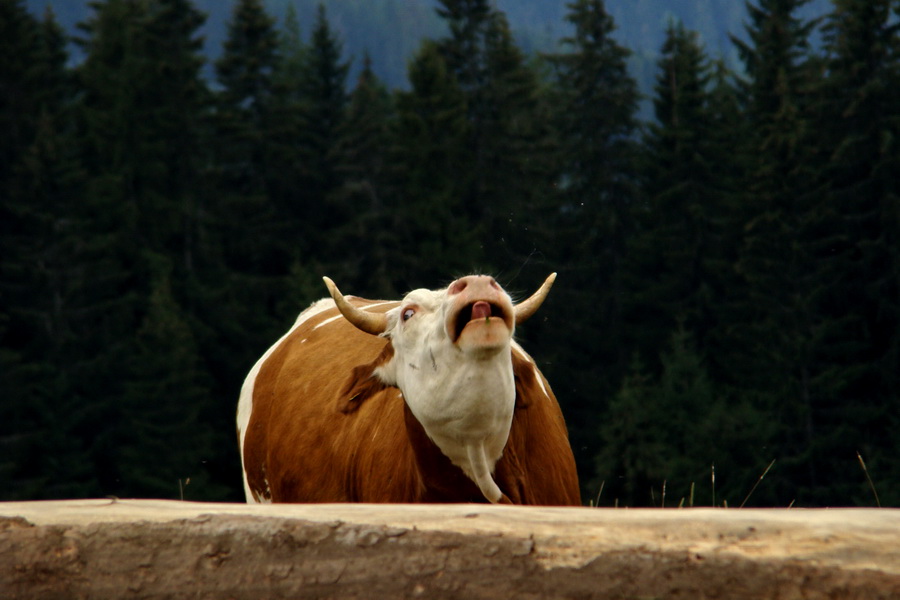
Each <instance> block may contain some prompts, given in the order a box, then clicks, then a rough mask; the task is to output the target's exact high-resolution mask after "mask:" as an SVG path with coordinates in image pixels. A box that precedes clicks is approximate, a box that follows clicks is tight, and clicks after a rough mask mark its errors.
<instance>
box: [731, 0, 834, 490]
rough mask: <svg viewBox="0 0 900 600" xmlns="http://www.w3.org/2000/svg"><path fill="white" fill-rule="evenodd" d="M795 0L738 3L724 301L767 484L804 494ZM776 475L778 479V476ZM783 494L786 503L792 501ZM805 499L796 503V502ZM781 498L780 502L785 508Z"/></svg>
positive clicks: (804, 111) (799, 44) (804, 28)
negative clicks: (768, 472) (738, 148)
mask: <svg viewBox="0 0 900 600" xmlns="http://www.w3.org/2000/svg"><path fill="white" fill-rule="evenodd" d="M804 3H805V0H793V1H789V2H788V1H783V0H780V1H773V0H762V1H760V2H759V5H758V6H753V5H750V4H748V9H749V11H750V16H751V23H750V24H749V25H748V34H749V38H750V42H749V43H743V42H739V41H737V40H735V42H736V43H737V45H738V48H739V50H740V53H741V55H742V58H743V59H744V62H745V65H746V72H747V77H748V79H747V81H746V84H745V86H744V93H745V98H746V103H747V104H746V105H747V112H746V114H747V119H748V121H749V125H750V127H751V128H752V129H751V131H750V136H749V137H748V139H747V144H748V145H747V150H746V152H747V154H748V155H751V156H753V157H755V158H754V164H753V165H752V167H751V168H750V169H749V171H748V182H747V185H746V186H745V188H746V192H747V193H746V196H745V198H746V199H745V201H744V203H745V211H744V213H743V216H742V220H743V222H744V224H745V225H744V235H743V239H742V247H741V249H740V253H739V258H738V263H737V268H738V272H739V274H740V276H741V279H742V283H741V285H740V287H738V288H737V290H735V291H737V293H738V294H739V295H740V296H741V298H740V300H739V301H737V302H734V303H732V304H731V309H732V311H733V313H732V319H733V323H734V325H733V336H732V337H733V340H734V343H735V344H736V348H737V349H739V351H740V352H741V353H742V355H740V356H735V361H734V363H733V364H734V373H735V378H736V380H737V381H738V386H739V387H740V388H742V390H743V392H744V393H745V394H746V395H747V396H748V397H749V396H755V397H756V398H757V402H758V404H759V405H760V406H761V407H762V408H764V409H765V410H766V411H768V414H770V415H771V418H772V419H773V420H774V421H775V422H777V423H779V425H780V427H781V428H780V431H779V432H778V436H777V438H776V440H775V444H776V446H777V448H778V452H779V454H780V456H779V457H778V459H779V464H780V466H781V469H780V470H779V475H777V476H776V477H773V479H775V480H776V481H773V482H771V484H774V485H776V486H777V485H781V484H783V485H784V490H785V494H786V495H787V494H789V493H791V492H790V490H789V489H788V486H793V487H794V489H800V490H807V491H810V490H812V489H814V488H815V487H816V486H819V485H821V484H822V478H823V477H825V474H824V473H818V472H817V469H816V464H815V462H814V461H813V460H811V448H812V445H813V443H814V439H815V437H816V435H817V432H816V431H815V429H814V416H813V415H814V411H815V405H816V404H817V403H818V402H819V400H820V398H819V394H820V393H821V392H822V391H823V390H822V389H821V388H818V387H817V385H816V372H815V371H816V366H815V362H816V361H815V353H816V349H817V348H818V347H819V343H820V341H821V340H820V339H819V335H820V333H821V327H822V325H823V323H822V320H821V315H819V314H818V313H817V311H816V310H815V297H816V295H817V294H819V293H820V292H821V285H822V280H821V279H820V278H819V277H818V276H817V270H818V269H817V266H816V264H815V261H814V258H815V238H816V231H817V230H818V228H819V227H820V225H819V222H818V221H819V219H820V217H821V216H822V212H821V211H819V210H817V209H818V207H817V206H816V204H817V199H818V198H820V194H818V193H817V190H815V189H814V188H811V187H810V185H809V184H810V182H811V181H814V167H813V161H812V149H813V147H814V145H813V144H812V143H811V140H812V133H813V132H812V130H811V123H810V114H811V112H810V111H811V109H812V107H813V99H812V96H811V95H810V91H811V89H812V84H813V82H814V81H815V79H816V77H817V76H818V66H817V65H816V63H815V61H812V60H810V58H809V43H808V37H809V35H810V32H811V30H812V28H813V27H814V25H815V23H814V22H806V23H805V22H802V21H800V20H799V19H798V18H797V17H796V16H795V12H796V10H797V9H798V8H799V7H800V6H801V5H802V4H804ZM779 477H780V478H781V479H779ZM792 497H793V496H792ZM808 499H810V497H806V496H802V497H801V498H798V501H800V502H803V501H807V500H808ZM789 500H790V498H786V497H785V498H784V499H783V501H784V502H788V501H789Z"/></svg>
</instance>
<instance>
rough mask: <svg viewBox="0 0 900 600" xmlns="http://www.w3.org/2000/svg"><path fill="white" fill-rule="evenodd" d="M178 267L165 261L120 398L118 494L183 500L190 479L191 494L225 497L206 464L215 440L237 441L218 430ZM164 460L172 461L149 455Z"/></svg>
mask: <svg viewBox="0 0 900 600" xmlns="http://www.w3.org/2000/svg"><path fill="white" fill-rule="evenodd" d="M170 273H171V267H170V266H169V265H168V264H167V261H165V260H161V261H160V263H159V264H158V265H157V266H156V275H155V276H154V283H153V286H152V289H151V293H150V296H149V299H148V307H147V310H146V312H145V315H144V317H143V320H142V322H141V324H140V326H139V328H138V330H137V334H136V351H135V353H134V354H133V355H132V356H131V357H130V358H129V362H128V364H127V368H126V371H125V375H126V383H125V385H124V390H123V396H122V398H121V399H120V402H121V404H122V412H123V421H124V422H123V423H122V425H121V427H120V429H119V431H118V435H117V438H118V439H117V441H116V461H115V467H116V475H117V478H116V479H117V485H116V488H115V489H113V490H111V491H112V492H113V493H115V494H116V495H120V496H124V495H128V496H143V497H159V498H172V499H176V498H179V497H181V494H180V493H179V483H180V484H181V487H182V489H184V486H185V485H187V482H188V481H190V488H187V489H188V490H189V491H193V490H196V492H195V493H191V494H189V496H193V497H202V498H204V499H214V498H221V497H222V496H223V492H224V491H223V490H218V489H216V486H215V485H214V484H213V483H212V482H211V477H210V473H209V471H208V468H207V466H206V463H209V462H211V459H212V458H213V457H214V446H213V442H214V441H218V442H219V443H227V442H229V441H231V440H230V436H225V435H222V433H220V432H217V430H216V429H213V425H212V424H213V423H215V424H216V425H218V419H211V417H213V415H214V413H213V410H212V407H211V406H210V404H211V403H210V400H211V398H212V395H211V394H210V388H209V380H208V378H207V376H206V373H205V371H204V366H203V365H202V363H201V362H200V356H199V348H198V345H197V343H196V341H195V339H194V336H193V333H192V331H191V328H190V325H189V322H188V319H187V318H186V317H185V315H184V314H183V311H182V309H181V308H180V307H179V306H178V303H177V302H176V300H175V298H174V296H173V293H172V285H171V281H170V279H171V274H170ZM159 456H165V460H163V461H158V460H148V457H159Z"/></svg>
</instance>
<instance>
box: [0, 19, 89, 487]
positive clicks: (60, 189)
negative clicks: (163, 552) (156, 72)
mask: <svg viewBox="0 0 900 600" xmlns="http://www.w3.org/2000/svg"><path fill="white" fill-rule="evenodd" d="M3 8H4V9H6V8H7V7H6V6H4V7H3ZM5 17H6V16H4V18H5ZM28 19H30V17H28ZM3 22H4V23H7V24H11V23H12V21H5V20H4V21H3ZM20 24H21V22H20ZM32 26H33V29H32V28H31V27H32ZM29 30H30V31H31V34H33V35H29V36H28V38H27V39H28V40H29V43H30V44H31V47H22V48H19V51H18V53H17V56H19V57H31V58H30V60H31V62H30V63H29V64H28V65H27V70H25V71H22V72H21V73H20V76H24V77H25V78H26V79H27V81H20V82H18V83H15V82H13V83H12V85H8V89H10V90H17V91H18V92H22V93H24V92H25V91H26V90H28V91H29V94H30V96H29V98H28V102H27V106H26V105H25V104H23V105H21V106H19V110H26V111H27V112H23V113H21V114H19V116H18V117H17V118H16V120H17V126H18V127H22V129H20V133H24V132H25V131H26V129H25V126H26V125H27V126H28V128H27V131H28V132H29V135H30V136H31V138H30V139H28V140H25V139H24V138H19V141H20V142H26V141H27V144H26V145H25V146H23V147H21V148H19V149H18V151H17V153H16V156H15V158H14V159H13V160H11V162H10V163H9V164H6V165H4V166H6V167H9V171H8V172H7V173H8V179H7V181H5V182H4V183H5V184H6V187H5V190H4V192H3V193H0V198H2V200H0V205H2V209H0V210H2V214H3V215H4V216H3V218H2V219H0V220H2V221H3V225H2V226H0V227H4V228H6V229H5V231H4V233H3V235H2V242H0V243H2V249H0V281H2V284H0V297H2V299H3V300H2V302H0V305H2V307H3V308H2V309H0V312H2V313H5V314H3V315H2V316H0V346H2V348H3V351H2V352H0V360H2V361H3V363H4V364H3V366H2V368H0V372H2V375H0V379H3V385H4V389H5V390H6V395H5V400H6V401H5V402H4V403H3V407H2V411H0V412H2V416H0V421H2V423H3V426H2V428H0V445H2V446H3V450H2V453H3V454H4V455H5V456H7V457H8V458H9V459H10V460H11V461H12V463H11V464H8V465H3V467H0V478H2V479H3V481H4V482H5V484H2V485H0V487H2V488H3V489H4V491H5V494H6V497H11V498H12V497H15V498H58V497H73V496H83V495H91V494H96V493H98V491H99V490H98V488H97V486H96V478H95V475H94V472H93V469H92V465H91V460H90V456H89V455H88V445H87V444H86V443H85V441H84V439H83V438H81V436H80V428H82V427H84V425H85V420H84V419H83V416H84V410H83V408H84V406H83V397H81V395H80V390H81V389H83V387H84V386H83V385H82V384H81V383H80V378H81V375H82V374H83V373H84V371H83V368H84V367H85V365H86V364H88V363H89V362H90V359H88V358H86V357H85V356H84V355H83V352H84V349H85V348H86V347H88V346H89V345H90V342H86V341H85V337H84V336H86V335H90V334H89V333H88V332H86V331H84V330H81V326H82V325H84V324H85V322H86V321H87V320H89V319H90V314H91V306H90V304H89V303H88V302H86V299H85V287H86V286H85V279H87V278H88V277H89V275H88V273H87V271H86V268H87V267H88V265H89V264H90V261H89V260H86V257H87V255H88V254H89V253H90V239H89V237H90V234H89V229H88V228H87V227H86V221H87V217H88V215H87V214H86V212H85V211H84V209H83V206H82V204H83V191H84V173H83V170H82V169H81V165H80V157H79V153H78V149H77V146H78V144H77V141H76V138H75V135H74V130H73V119H72V117H73V115H72V97H73V96H74V89H73V85H72V78H71V75H70V73H69V71H68V70H67V68H66V62H67V60H68V55H67V53H66V50H65V44H66V39H65V37H64V35H63V34H62V30H61V28H60V27H59V26H58V25H57V23H56V22H55V19H54V17H53V14H52V12H50V11H49V10H48V11H47V12H46V13H45V17H44V20H43V22H42V23H37V21H33V20H32V21H31V25H30V26H29ZM7 33H10V34H11V33H12V32H7ZM4 39H5V40H7V41H12V39H15V37H14V36H12V37H7V36H4ZM14 64H15V62H14V61H13V62H12V63H10V66H12V65H14ZM16 97H19V99H24V98H23V97H20V96H18V95H17V93H12V94H11V95H10V99H15V98H16ZM11 132H12V133H13V134H15V129H13V130H11ZM5 139H7V140H9V141H13V140H14V139H15V136H14V135H13V136H12V137H10V138H5ZM85 317H87V318H85ZM7 440H8V441H9V446H7V444H6V441H7Z"/></svg>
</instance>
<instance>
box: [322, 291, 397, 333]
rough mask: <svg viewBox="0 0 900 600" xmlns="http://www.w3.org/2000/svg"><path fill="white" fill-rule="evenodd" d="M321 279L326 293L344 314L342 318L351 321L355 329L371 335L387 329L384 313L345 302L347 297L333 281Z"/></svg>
mask: <svg viewBox="0 0 900 600" xmlns="http://www.w3.org/2000/svg"><path fill="white" fill-rule="evenodd" d="M322 279H324V280H325V286H326V287H327V288H328V293H329V294H331V297H332V298H334V302H335V304H337V307H338V310H340V311H341V314H342V315H344V318H346V319H347V320H348V321H350V322H351V323H353V325H354V326H355V327H356V328H357V329H360V330H362V331H365V332H366V333H371V334H372V335H379V334H382V333H384V330H385V329H387V315H386V314H384V313H372V312H369V311H366V310H361V309H359V308H356V307H355V306H353V305H352V304H350V303H349V302H347V299H346V298H344V295H343V294H341V291H340V290H339V289H338V288H337V286H336V285H334V282H333V281H332V280H331V279H330V278H328V277H323V278H322Z"/></svg>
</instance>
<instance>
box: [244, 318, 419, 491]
mask: <svg viewBox="0 0 900 600" xmlns="http://www.w3.org/2000/svg"><path fill="white" fill-rule="evenodd" d="M360 304H363V303H360ZM365 304H368V305H370V306H371V307H372V308H371V310H373V311H379V312H383V311H386V310H389V309H390V308H392V307H394V306H396V305H397V303H396V302H384V303H365ZM331 306H333V304H332V305H331ZM319 308H320V307H319ZM308 312H309V313H312V314H311V315H307V313H304V314H302V315H301V316H300V318H298V323H297V324H296V325H295V326H294V328H293V330H292V331H291V332H290V333H289V334H288V335H287V336H285V337H284V338H282V340H280V341H279V342H278V344H276V346H275V347H274V348H273V350H272V351H271V352H270V353H268V356H266V357H264V358H263V359H262V360H261V364H259V365H258V370H257V369H254V370H257V373H256V374H255V377H254V373H253V372H251V376H250V377H248V381H247V383H245V388H246V387H248V386H249V387H252V390H251V391H250V392H249V393H250V396H251V397H252V408H251V410H250V411H249V420H248V421H247V424H246V431H245V432H244V433H243V435H242V438H243V443H242V449H241V451H242V458H243V462H244V471H245V476H246V478H247V480H246V483H247V486H248V489H249V490H250V492H251V494H252V495H253V496H254V499H256V500H257V501H263V502H267V501H273V502H344V501H346V502H353V501H360V500H361V499H363V498H365V501H369V502H376V501H382V502H401V501H405V502H409V501H410V494H411V493H412V492H413V491H414V488H415V487H416V485H417V482H416V480H415V473H412V472H406V473H400V472H399V469H400V468H401V467H400V466H401V465H402V464H408V465H411V461H410V458H411V457H410V449H409V448H408V445H404V444H403V443H402V441H403V439H404V436H405V430H404V404H403V398H402V397H401V395H400V392H399V390H398V389H396V388H393V387H385V386H383V385H380V384H378V382H377V380H372V379H371V378H370V375H371V368H372V367H373V366H374V364H375V363H377V361H378V359H379V356H381V354H382V352H383V351H384V350H385V348H386V347H387V346H388V342H387V340H385V339H383V338H379V337H376V336H371V335H368V334H365V333H362V332H360V331H359V330H357V329H356V328H355V327H353V326H352V325H351V324H350V323H348V322H347V321H346V319H344V318H343V317H341V315H340V313H339V312H338V310H337V309H336V308H329V309H326V310H317V306H314V307H312V308H311V309H310V311H308ZM251 377H252V380H251ZM356 379H358V380H359V381H357V382H356V383H358V384H359V385H362V386H369V387H367V388H366V389H364V390H362V392H363V394H358V392H359V386H356V387H355V388H354V386H353V385H352V383H353V382H354V380H356ZM245 393H248V390H246V389H245ZM354 394H356V397H355V398H354V397H351V396H353V395H354ZM361 396H365V398H364V400H365V401H360V400H362V399H363V398H362V397H361ZM246 401H247V398H246V397H245V398H242V402H246ZM242 409H243V410H246V407H242ZM407 471H409V469H407ZM384 473H388V474H390V473H394V474H395V476H394V477H393V484H392V485H378V486H374V482H377V481H383V478H382V475H383V474H384ZM370 488H376V489H370ZM410 488H413V489H412V490H411V489H410ZM249 499H250V497H249V496H248V500H249Z"/></svg>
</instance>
